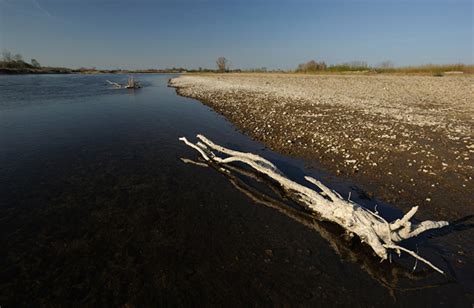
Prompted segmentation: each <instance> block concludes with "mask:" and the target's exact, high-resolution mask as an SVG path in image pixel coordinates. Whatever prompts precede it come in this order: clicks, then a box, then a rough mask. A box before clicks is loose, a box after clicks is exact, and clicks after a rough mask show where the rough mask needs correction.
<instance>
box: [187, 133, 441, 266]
mask: <svg viewBox="0 0 474 308" xmlns="http://www.w3.org/2000/svg"><path fill="white" fill-rule="evenodd" d="M197 138H198V139H199V140H200V142H197V143H196V144H193V143H191V142H189V141H188V140H187V139H186V138H185V137H181V138H179V140H181V141H183V142H184V143H185V144H186V145H188V146H189V147H191V148H193V149H195V150H196V151H198V152H199V153H200V154H201V156H202V157H203V158H204V159H205V160H206V161H208V162H213V163H216V164H218V165H227V164H229V163H232V162H241V163H244V164H247V165H248V166H250V167H251V168H253V169H255V170H256V171H258V172H260V173H262V174H264V175H266V176H268V177H269V178H271V179H272V180H274V181H275V182H277V183H278V184H279V185H280V186H281V188H282V189H284V190H285V191H287V192H288V193H290V194H291V195H292V196H294V198H295V200H296V201H298V203H299V204H301V205H303V206H304V207H306V208H307V209H309V210H310V211H312V212H313V213H315V214H318V215H319V216H320V217H321V218H322V219H325V220H328V221H331V222H334V223H336V224H338V225H339V226H341V227H342V228H344V229H345V230H346V232H347V233H348V234H349V235H351V236H353V235H357V236H358V237H359V238H360V240H361V241H362V242H364V243H366V244H367V245H369V246H370V247H371V248H372V250H373V251H374V252H375V254H376V255H377V256H379V257H380V258H381V259H382V261H383V260H386V259H388V256H389V251H395V252H396V253H397V254H400V253H401V251H404V252H406V253H408V254H410V255H411V256H413V257H414V258H416V259H417V260H419V261H421V262H423V263H425V264H427V265H428V266H430V267H431V268H433V269H434V270H436V271H438V272H439V273H442V274H444V272H443V271H442V270H441V269H439V268H438V267H436V266H435V265H433V264H432V263H431V262H429V261H428V260H426V259H424V258H423V257H421V256H419V255H418V254H417V253H415V252H414V251H411V250H408V249H406V248H404V247H402V246H399V245H398V243H400V242H402V241H403V240H406V239H409V238H413V237H415V236H417V235H419V234H421V233H423V232H425V231H428V230H430V229H437V228H442V227H445V226H447V225H448V222H447V221H430V220H427V221H422V222H420V223H415V222H413V221H410V220H411V218H412V217H413V216H414V215H415V213H416V212H417V210H418V207H417V206H415V207H413V208H412V209H411V210H410V211H409V212H408V213H406V214H405V215H404V216H403V217H402V218H401V219H397V220H395V221H394V222H388V221H387V220H386V219H384V218H383V217H381V216H380V215H379V214H378V213H377V212H372V211H370V210H368V209H366V208H364V207H363V206H361V205H359V204H357V203H355V202H353V201H351V200H345V199H343V198H342V197H341V196H340V195H339V194H338V193H337V192H335V191H333V190H331V189H329V188H328V187H327V186H325V185H324V184H322V183H321V182H320V181H318V180H316V179H314V178H312V177H309V176H306V177H305V179H306V180H307V181H308V182H309V183H311V184H313V185H315V186H316V188H317V189H318V190H315V189H312V188H310V187H308V186H304V185H302V184H299V183H296V182H295V181H292V180H291V179H289V178H287V177H286V176H285V175H284V174H283V173H282V172H281V171H280V170H279V169H278V168H277V167H276V166H275V165H274V164H272V163H271V162H270V161H268V160H266V159H264V158H263V157H260V156H258V155H255V154H252V153H243V152H239V151H235V150H231V149H227V148H225V147H223V146H220V145H217V144H215V143H213V142H212V141H210V140H209V139H207V138H206V137H204V136H203V135H197ZM212 150H214V151H218V152H221V153H223V154H226V155H228V157H226V158H222V157H219V156H217V155H216V154H214V152H212Z"/></svg>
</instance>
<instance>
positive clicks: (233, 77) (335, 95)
mask: <svg viewBox="0 0 474 308" xmlns="http://www.w3.org/2000/svg"><path fill="white" fill-rule="evenodd" d="M170 83H171V85H172V86H174V87H176V88H177V91H178V93H179V94H180V95H183V96H187V97H192V98H196V99H198V100H201V101H202V102H204V103H206V104H208V105H209V106H211V107H212V108H213V109H214V110H216V111H217V112H219V113H221V114H223V115H224V116H225V117H227V118H228V119H229V120H230V121H231V122H233V123H234V124H235V125H237V127H239V128H240V129H241V130H242V131H244V132H245V133H247V134H249V135H251V136H252V137H254V138H255V139H258V140H260V141H262V142H264V143H265V144H266V145H267V146H268V147H270V148H271V149H273V150H276V151H279V152H281V153H284V154H290V155H294V156H298V157H302V158H305V159H309V160H313V161H314V160H316V161H317V162H318V164H320V165H321V166H322V167H324V168H325V169H327V170H328V171H329V172H332V173H334V174H338V175H339V176H346V177H348V178H350V179H351V180H353V181H354V182H356V183H358V185H359V186H360V187H361V188H362V189H363V190H365V191H366V192H367V194H368V195H369V197H370V196H376V197H377V198H378V199H381V200H383V201H386V202H389V203H391V204H393V205H396V206H398V207H399V208H401V209H404V210H406V209H408V208H409V207H411V206H413V205H420V216H421V217H422V218H423V216H424V215H426V217H429V218H436V219H448V220H453V219H459V218H461V217H464V216H466V215H467V214H472V213H473V201H472V200H474V187H473V184H472V177H473V166H472V161H471V160H470V159H471V158H470V155H471V154H472V153H473V152H474V144H473V131H474V130H473V127H474V88H473V85H474V77H473V76H452V77H442V78H439V77H427V76H342V75H273V74H265V75H264V74H261V75H257V74H247V75H246V74H225V75H199V76H198V75H196V76H194V75H185V76H181V77H179V78H175V79H172V80H171V82H170ZM433 212H435V213H436V216H433Z"/></svg>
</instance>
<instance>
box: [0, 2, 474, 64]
mask: <svg viewBox="0 0 474 308" xmlns="http://www.w3.org/2000/svg"><path fill="white" fill-rule="evenodd" d="M473 2H474V1H472V0H468V1H455V0H452V1H450V0H444V1H441V0H431V1H428V0H412V1H400V0H399V1H390V0H378V1H375V0H371V1H357V0H352V1H349V0H346V1H344V0H335V1H316V0H315V1H301V0H300V1H298V0H293V1H291V0H288V1H269V0H268V1H264V0H254V1H250V0H249V1H238V0H234V1H225V0H221V1H204V0H197V1H191V0H177V1H159V0H158V1H152V0H128V1H123V0H115V1H111V0H0V49H8V50H10V51H12V52H14V53H16V52H19V53H21V54H23V56H24V58H26V59H30V58H32V57H34V58H36V59H38V60H39V62H40V63H41V64H43V65H58V66H67V67H81V66H87V67H93V66H95V67H98V68H136V69H139V68H157V67H160V68H164V67H172V66H183V67H189V68H197V67H214V66H215V59H216V58H217V57H219V56H225V57H226V58H228V59H229V60H230V63H231V66H232V67H233V68H253V67H263V66H265V67H268V68H282V69H289V68H295V67H296V66H297V64H298V63H301V62H305V61H307V60H310V59H315V60H318V61H319V60H323V61H326V62H327V63H330V64H333V63H340V62H345V61H353V60H360V61H367V62H368V63H369V64H377V63H379V62H381V61H384V60H391V61H392V62H394V63H395V64H396V65H411V64H426V63H457V62H464V63H474V60H473V52H474V43H473V36H474V30H473V28H474V24H473V15H474V11H473Z"/></svg>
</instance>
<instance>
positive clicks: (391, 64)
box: [377, 60, 395, 68]
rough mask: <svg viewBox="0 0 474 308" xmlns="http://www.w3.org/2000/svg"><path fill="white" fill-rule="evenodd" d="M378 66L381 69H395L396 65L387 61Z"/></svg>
mask: <svg viewBox="0 0 474 308" xmlns="http://www.w3.org/2000/svg"><path fill="white" fill-rule="evenodd" d="M377 66H378V67H380V68H393V67H394V66H395V65H394V64H393V62H392V61H390V60H387V61H383V62H381V63H379V65H377Z"/></svg>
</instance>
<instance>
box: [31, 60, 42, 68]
mask: <svg viewBox="0 0 474 308" xmlns="http://www.w3.org/2000/svg"><path fill="white" fill-rule="evenodd" d="M31 65H33V66H34V67H41V65H40V64H39V62H38V61H37V60H36V59H31Z"/></svg>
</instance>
